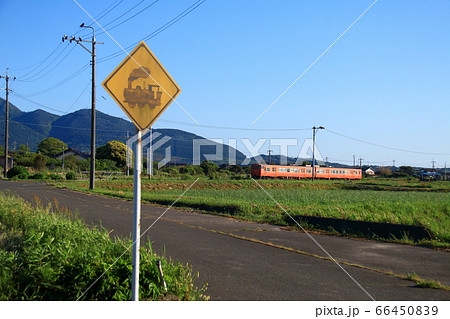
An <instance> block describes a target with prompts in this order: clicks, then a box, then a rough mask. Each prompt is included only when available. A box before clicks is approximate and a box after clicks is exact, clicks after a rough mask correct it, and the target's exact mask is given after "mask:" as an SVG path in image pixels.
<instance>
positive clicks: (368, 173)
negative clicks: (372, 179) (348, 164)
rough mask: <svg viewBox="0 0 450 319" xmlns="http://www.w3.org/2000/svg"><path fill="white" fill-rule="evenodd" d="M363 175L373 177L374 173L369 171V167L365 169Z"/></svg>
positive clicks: (371, 170)
mask: <svg viewBox="0 0 450 319" xmlns="http://www.w3.org/2000/svg"><path fill="white" fill-rule="evenodd" d="M364 173H365V174H366V175H371V176H373V175H375V171H374V170H373V169H371V168H370V167H369V168H368V169H366V170H365V171H364Z"/></svg>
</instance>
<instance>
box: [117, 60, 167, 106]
mask: <svg viewBox="0 0 450 319" xmlns="http://www.w3.org/2000/svg"><path fill="white" fill-rule="evenodd" d="M149 75H150V69H149V68H147V67H145V66H144V67H140V68H137V69H134V70H133V71H132V72H131V73H130V76H129V77H128V87H127V88H125V89H124V90H123V95H124V97H125V100H124V102H125V103H128V105H129V106H130V107H131V108H134V107H136V106H138V107H139V108H141V109H142V108H144V107H149V108H151V109H153V108H155V107H156V106H160V105H161V95H162V92H161V91H160V86H159V85H153V84H146V83H145V80H144V81H143V80H142V79H146V78H147V77H149ZM133 82H135V83H134V85H135V87H134V88H133ZM138 84H141V85H142V87H143V88H142V87H141V85H138ZM146 85H147V86H146Z"/></svg>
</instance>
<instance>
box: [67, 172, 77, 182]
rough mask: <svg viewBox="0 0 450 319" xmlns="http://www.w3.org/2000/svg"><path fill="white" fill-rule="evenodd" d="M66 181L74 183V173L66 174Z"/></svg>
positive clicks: (75, 176)
mask: <svg viewBox="0 0 450 319" xmlns="http://www.w3.org/2000/svg"><path fill="white" fill-rule="evenodd" d="M66 179H67V180H70V181H74V180H76V179H77V175H76V174H75V173H74V172H68V173H67V174H66Z"/></svg>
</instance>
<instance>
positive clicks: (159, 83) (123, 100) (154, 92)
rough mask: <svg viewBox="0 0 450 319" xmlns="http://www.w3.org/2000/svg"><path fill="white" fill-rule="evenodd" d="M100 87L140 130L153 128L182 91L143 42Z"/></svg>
mask: <svg viewBox="0 0 450 319" xmlns="http://www.w3.org/2000/svg"><path fill="white" fill-rule="evenodd" d="M102 86H103V87H104V88H105V90H106V91H107V92H108V93H109V94H110V95H111V96H112V97H113V98H114V100H115V101H116V102H117V104H119V106H120V107H121V108H122V110H123V111H124V112H125V113H126V114H127V115H128V117H129V118H130V120H131V121H133V123H134V124H135V125H136V127H137V128H138V129H139V130H140V131H144V130H145V129H147V128H149V127H150V126H152V124H153V123H154V122H155V121H156V119H157V118H158V117H159V116H160V115H161V114H162V113H163V112H164V110H165V109H166V108H167V107H168V106H169V104H170V103H171V102H172V101H173V100H174V99H175V98H176V97H177V95H178V94H179V93H180V92H181V89H180V88H179V87H178V85H177V84H176V83H175V81H174V80H173V79H172V77H171V76H170V75H169V73H167V71H166V69H164V67H163V66H162V65H161V63H160V62H159V61H158V59H157V58H156V57H155V56H154V55H153V53H152V51H150V49H149V48H148V47H147V45H146V44H145V43H144V42H141V43H139V44H138V46H137V47H136V48H135V49H134V50H133V52H131V53H130V54H129V55H128V56H127V57H126V58H125V60H123V61H122V63H120V64H119V66H118V67H117V68H116V69H115V70H114V71H113V72H112V73H111V74H110V75H109V76H108V77H107V78H106V80H105V81H103V83H102Z"/></svg>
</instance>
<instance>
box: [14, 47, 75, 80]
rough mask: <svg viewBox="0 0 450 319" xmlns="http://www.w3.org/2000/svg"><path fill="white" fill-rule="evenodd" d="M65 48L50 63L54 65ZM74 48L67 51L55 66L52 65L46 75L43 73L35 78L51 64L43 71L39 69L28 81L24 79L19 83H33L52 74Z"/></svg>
mask: <svg viewBox="0 0 450 319" xmlns="http://www.w3.org/2000/svg"><path fill="white" fill-rule="evenodd" d="M66 48H67V46H66V47H65V48H64V50H63V51H61V53H60V54H59V55H58V56H57V57H56V58H55V60H53V61H52V63H54V62H55V61H56V59H57V58H58V57H59V56H60V55H61V54H62V53H63V52H64V51H65V50H66ZM74 48H75V47H72V49H70V50H69V52H68V53H67V54H66V55H65V56H64V57H63V58H62V59H61V60H60V61H59V62H58V63H56V64H55V65H53V67H52V68H51V69H50V70H49V71H47V73H44V74H43V75H41V76H39V77H37V76H38V75H39V74H40V73H42V72H43V71H44V70H45V69H47V68H48V67H50V66H51V65H52V63H51V64H49V65H47V66H46V67H45V68H43V69H41V70H40V71H39V72H38V73H36V74H35V75H33V76H31V77H30V78H28V79H24V80H21V82H34V81H37V80H40V79H42V78H43V77H44V76H46V75H47V74H49V73H50V72H52V71H53V70H54V69H56V68H57V67H58V66H59V65H60V64H61V63H62V62H63V61H64V60H65V59H66V58H67V57H68V56H69V54H70V53H72V51H73V49H74Z"/></svg>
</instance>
